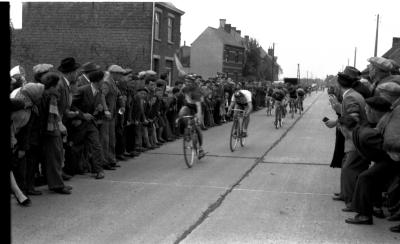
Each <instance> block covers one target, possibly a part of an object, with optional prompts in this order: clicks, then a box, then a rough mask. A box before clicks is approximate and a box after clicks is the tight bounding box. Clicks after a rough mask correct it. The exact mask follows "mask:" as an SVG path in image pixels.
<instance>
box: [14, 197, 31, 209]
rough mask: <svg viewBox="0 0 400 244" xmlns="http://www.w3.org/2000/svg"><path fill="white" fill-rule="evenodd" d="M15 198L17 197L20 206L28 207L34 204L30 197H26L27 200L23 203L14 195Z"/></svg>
mask: <svg viewBox="0 0 400 244" xmlns="http://www.w3.org/2000/svg"><path fill="white" fill-rule="evenodd" d="M14 197H15V199H17V202H18V204H19V205H21V206H24V207H28V206H30V205H31V203H32V201H31V199H29V197H26V199H25V200H23V201H22V202H21V201H20V200H19V199H18V197H17V195H15V194H14Z"/></svg>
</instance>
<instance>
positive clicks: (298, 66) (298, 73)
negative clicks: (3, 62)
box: [297, 64, 300, 82]
mask: <svg viewBox="0 0 400 244" xmlns="http://www.w3.org/2000/svg"><path fill="white" fill-rule="evenodd" d="M297 80H298V81H299V82H300V64H297Z"/></svg>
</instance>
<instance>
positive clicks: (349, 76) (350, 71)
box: [338, 66, 361, 87]
mask: <svg viewBox="0 0 400 244" xmlns="http://www.w3.org/2000/svg"><path fill="white" fill-rule="evenodd" d="M360 76H361V72H360V71H359V70H358V69H356V68H354V67H352V66H346V68H345V69H344V71H343V72H339V73H338V82H339V84H340V85H342V86H345V87H349V86H351V85H352V84H353V83H354V82H355V81H357V80H359V79H360Z"/></svg>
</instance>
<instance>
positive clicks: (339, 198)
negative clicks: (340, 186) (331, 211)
mask: <svg viewBox="0 0 400 244" xmlns="http://www.w3.org/2000/svg"><path fill="white" fill-rule="evenodd" d="M332 200H334V201H344V199H343V197H340V196H339V197H332Z"/></svg>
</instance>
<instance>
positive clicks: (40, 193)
mask: <svg viewBox="0 0 400 244" xmlns="http://www.w3.org/2000/svg"><path fill="white" fill-rule="evenodd" d="M26 195H30V196H39V195H42V192H41V191H37V190H35V189H31V190H28V191H26Z"/></svg>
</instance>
